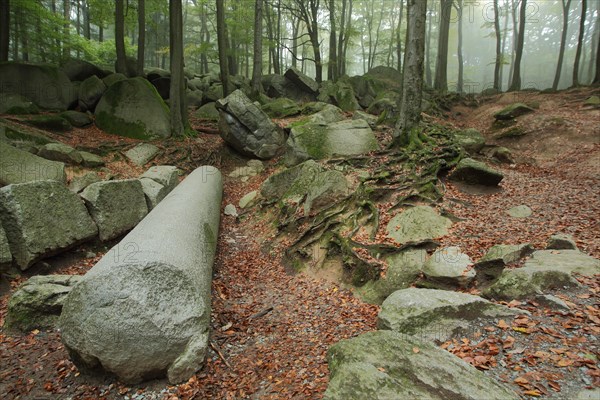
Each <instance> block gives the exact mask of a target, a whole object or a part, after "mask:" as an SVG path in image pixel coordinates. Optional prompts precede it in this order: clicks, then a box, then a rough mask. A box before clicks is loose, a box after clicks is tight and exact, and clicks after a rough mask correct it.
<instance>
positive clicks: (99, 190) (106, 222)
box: [81, 179, 148, 241]
mask: <svg viewBox="0 0 600 400" xmlns="http://www.w3.org/2000/svg"><path fill="white" fill-rule="evenodd" d="M81 197H83V199H84V200H85V203H86V205H87V207H88V210H89V211H90V214H91V215H92V218H93V219H94V221H95V222H96V225H98V236H99V238H100V240H102V241H106V240H110V239H114V238H116V237H118V236H120V235H122V234H123V233H125V232H127V231H129V230H131V229H132V228H133V227H135V226H136V225H137V224H138V223H139V222H140V221H141V220H142V219H143V218H144V217H145V216H146V214H148V207H147V205H146V197H145V195H144V190H143V188H142V184H141V183H140V181H139V180H137V179H124V180H116V181H103V182H96V183H92V184H91V185H89V186H88V187H86V188H85V189H84V190H83V192H82V193H81Z"/></svg>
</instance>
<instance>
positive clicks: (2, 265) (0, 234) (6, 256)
mask: <svg viewBox="0 0 600 400" xmlns="http://www.w3.org/2000/svg"><path fill="white" fill-rule="evenodd" d="M11 264H12V253H11V252H10V246H9V245H8V238H7V237H6V232H4V228H3V227H2V224H1V223H0V272H2V271H4V270H6V269H8V268H9V267H10V266H11Z"/></svg>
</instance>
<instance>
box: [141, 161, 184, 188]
mask: <svg viewBox="0 0 600 400" xmlns="http://www.w3.org/2000/svg"><path fill="white" fill-rule="evenodd" d="M140 178H148V179H152V180H153V181H155V182H156V183H160V184H161V185H163V186H164V187H165V188H166V190H167V193H168V192H170V191H171V190H173V189H175V186H177V184H178V183H179V169H178V168H177V167H175V166H172V165H156V166H153V167H150V168H148V170H147V171H146V172H144V173H143V174H142V176H140Z"/></svg>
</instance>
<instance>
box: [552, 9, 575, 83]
mask: <svg viewBox="0 0 600 400" xmlns="http://www.w3.org/2000/svg"><path fill="white" fill-rule="evenodd" d="M570 7H571V0H566V1H565V0H562V10H563V26H562V35H561V38H560V50H558V64H557V65H556V73H555V74H554V82H553V83H552V89H554V90H556V89H557V88H558V83H559V81H560V74H561V71H562V64H563V58H564V56H565V46H566V44H567V29H568V27H569V8H570Z"/></svg>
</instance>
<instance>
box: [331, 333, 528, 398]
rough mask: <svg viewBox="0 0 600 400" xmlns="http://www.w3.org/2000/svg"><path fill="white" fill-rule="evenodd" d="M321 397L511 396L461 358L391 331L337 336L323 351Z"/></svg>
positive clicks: (512, 394)
mask: <svg viewBox="0 0 600 400" xmlns="http://www.w3.org/2000/svg"><path fill="white" fill-rule="evenodd" d="M327 362H328V365H329V371H330V375H331V376H330V381H329V386H328V387H327V391H326V392H325V396H324V399H326V400H363V399H369V400H396V399H398V400H400V399H402V400H404V399H428V400H442V399H443V400H446V399H464V400H466V399H486V400H513V399H514V400H516V399H518V398H519V396H517V395H516V394H515V393H514V392H513V391H511V390H510V389H509V388H507V387H505V386H503V385H501V384H500V383H498V382H496V381H495V380H493V379H492V378H490V377H488V376H487V375H485V374H484V373H483V372H481V371H479V370H477V369H476V368H475V367H473V366H471V365H469V364H467V363H466V362H464V361H463V360H461V359H460V358H458V357H456V356H454V355H452V354H450V353H448V352H446V351H444V350H442V349H440V348H438V347H436V346H434V345H432V344H430V343H427V342H424V341H421V340H419V339H417V338H415V337H412V336H408V335H402V334H400V333H397V332H391V331H375V332H368V333H365V334H362V335H360V336H357V337H355V338H352V339H347V340H341V341H340V342H338V343H336V344H335V345H333V346H332V347H331V348H330V349H329V351H328V352H327Z"/></svg>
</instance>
